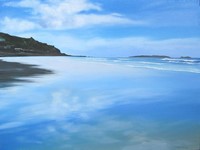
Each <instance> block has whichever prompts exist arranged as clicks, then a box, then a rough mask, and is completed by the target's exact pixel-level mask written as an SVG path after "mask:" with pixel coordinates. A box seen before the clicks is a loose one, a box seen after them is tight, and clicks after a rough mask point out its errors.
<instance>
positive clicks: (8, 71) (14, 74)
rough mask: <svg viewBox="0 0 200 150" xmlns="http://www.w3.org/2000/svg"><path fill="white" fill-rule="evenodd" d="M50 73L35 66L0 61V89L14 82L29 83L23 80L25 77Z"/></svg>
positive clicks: (50, 72)
mask: <svg viewBox="0 0 200 150" xmlns="http://www.w3.org/2000/svg"><path fill="white" fill-rule="evenodd" d="M52 73H53V72H52V71H51V70H47V69H41V68H38V67H37V66H36V65H30V64H22V63H17V62H6V61H3V60H0V88H3V87H8V86H11V85H12V84H13V83H16V82H30V81H29V80H27V79H25V78H26V77H33V76H38V75H43V74H52Z"/></svg>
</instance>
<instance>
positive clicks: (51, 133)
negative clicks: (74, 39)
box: [0, 56, 200, 150]
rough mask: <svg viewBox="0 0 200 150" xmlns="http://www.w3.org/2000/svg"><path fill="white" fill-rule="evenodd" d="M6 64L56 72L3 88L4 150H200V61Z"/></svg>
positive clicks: (0, 125)
mask: <svg viewBox="0 0 200 150" xmlns="http://www.w3.org/2000/svg"><path fill="white" fill-rule="evenodd" d="M1 59H2V60H4V61H7V62H20V63H24V64H34V65H37V67H38V68H43V69H48V70H51V71H52V72H53V73H51V74H43V75H42V74H41V75H37V76H27V77H26V76H23V77H19V78H21V79H25V81H28V82H13V83H12V84H11V85H10V86H6V87H1V88H0V150H155V149H156V150H199V149H200V59H198V58H190V59H189V58H188V59H186V58H93V57H65V56H63V57H3V58H1ZM0 84H1V82H0Z"/></svg>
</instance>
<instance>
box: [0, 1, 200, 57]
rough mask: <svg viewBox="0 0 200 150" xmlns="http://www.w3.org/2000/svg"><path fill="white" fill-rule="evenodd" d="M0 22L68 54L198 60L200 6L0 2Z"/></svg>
mask: <svg viewBox="0 0 200 150" xmlns="http://www.w3.org/2000/svg"><path fill="white" fill-rule="evenodd" d="M0 20H1V21H0V32H6V33H9V34H14V35H18V36H23V37H33V38H35V39H36V40H39V41H42V42H45V43H49V44H51V45H55V46H56V47H58V48H59V49H60V50H61V51H62V52H65V53H68V54H75V55H90V56H98V57H102V56H103V57H105V56H110V57H111V56H132V55H141V54H159V55H170V56H188V55H189V56H193V57H200V0H18V1H16V0H1V1H0Z"/></svg>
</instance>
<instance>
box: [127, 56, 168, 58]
mask: <svg viewBox="0 0 200 150" xmlns="http://www.w3.org/2000/svg"><path fill="white" fill-rule="evenodd" d="M130 57H138V58H142V57H144V58H171V57H170V56H166V55H137V56H130Z"/></svg>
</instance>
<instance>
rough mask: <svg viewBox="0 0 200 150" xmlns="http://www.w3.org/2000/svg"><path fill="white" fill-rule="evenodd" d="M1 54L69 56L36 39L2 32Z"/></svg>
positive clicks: (0, 38)
mask: <svg viewBox="0 0 200 150" xmlns="http://www.w3.org/2000/svg"><path fill="white" fill-rule="evenodd" d="M0 56H2V57H3V56H69V55H67V54H64V53H61V52H60V50H59V49H57V48H56V47H54V46H52V45H48V44H46V43H41V42H39V41H37V40H35V39H33V38H32V37H31V38H22V37H17V36H11V35H9V34H6V33H1V32H0Z"/></svg>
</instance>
